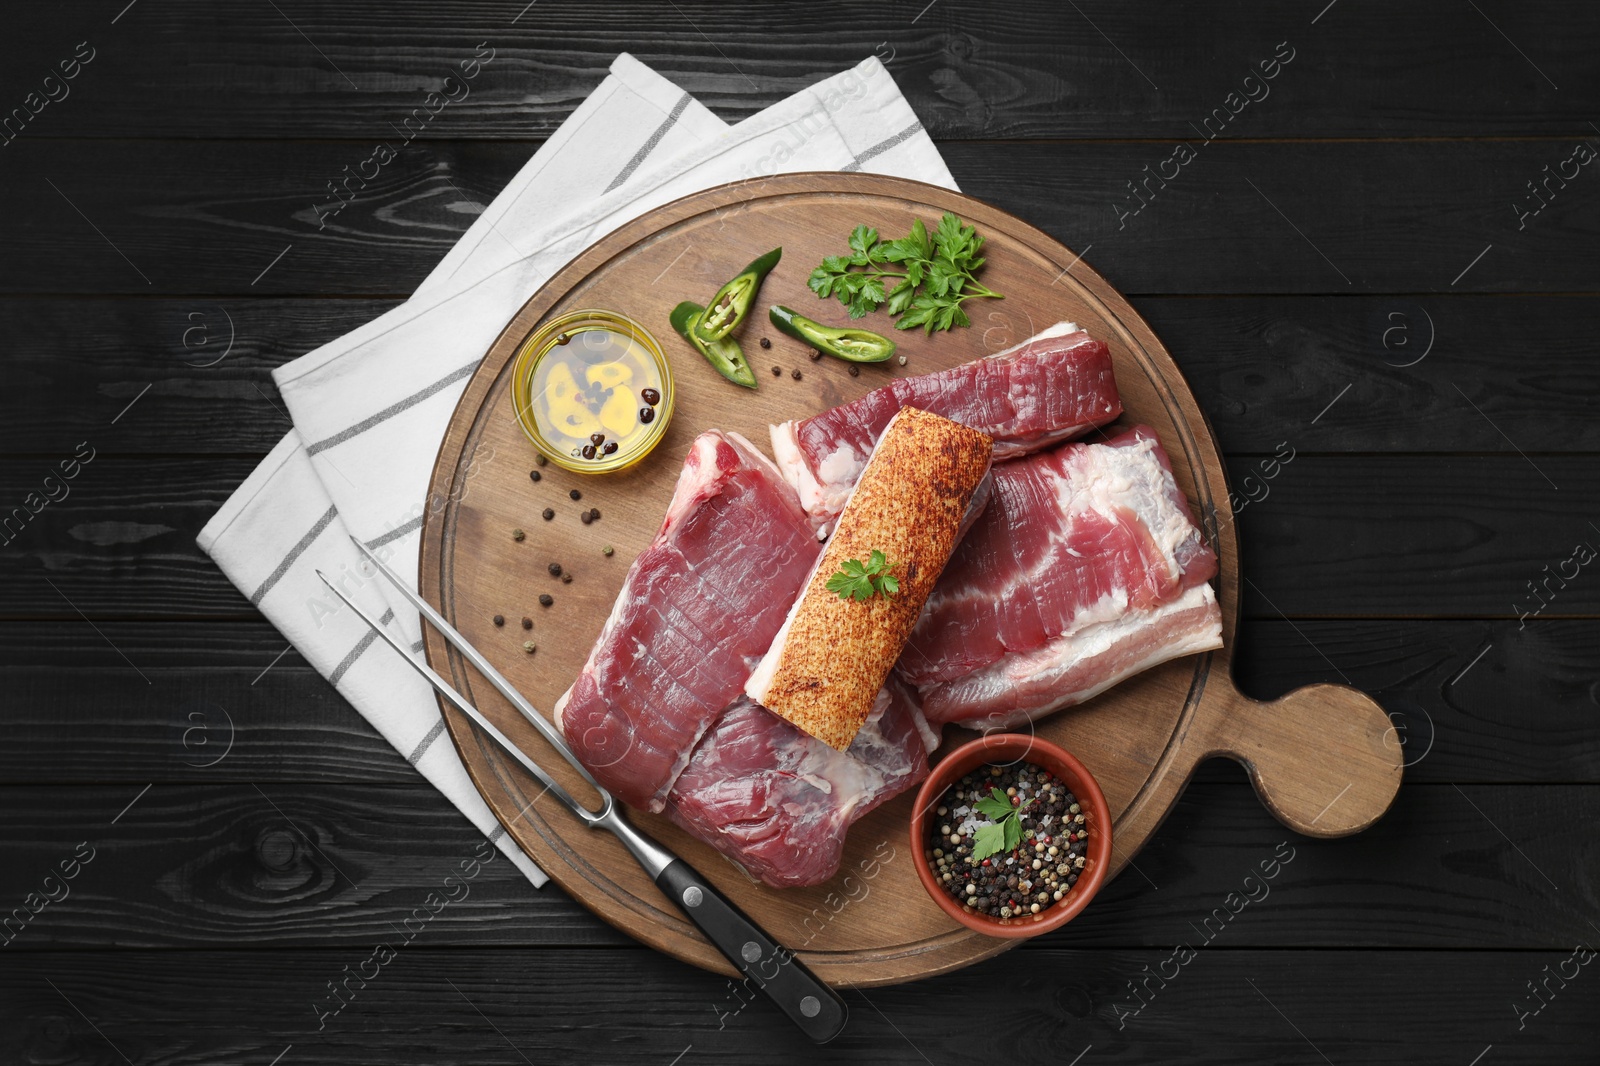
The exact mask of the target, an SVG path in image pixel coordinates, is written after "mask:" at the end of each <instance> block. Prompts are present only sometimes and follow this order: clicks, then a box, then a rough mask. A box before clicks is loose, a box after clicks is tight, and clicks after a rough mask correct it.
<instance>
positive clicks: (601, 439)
mask: <svg viewBox="0 0 1600 1066" xmlns="http://www.w3.org/2000/svg"><path fill="white" fill-rule="evenodd" d="M605 442H606V435H605V434H604V433H591V434H589V443H590V444H593V445H594V446H595V447H596V448H598V447H600V445H602V444H604V443H605Z"/></svg>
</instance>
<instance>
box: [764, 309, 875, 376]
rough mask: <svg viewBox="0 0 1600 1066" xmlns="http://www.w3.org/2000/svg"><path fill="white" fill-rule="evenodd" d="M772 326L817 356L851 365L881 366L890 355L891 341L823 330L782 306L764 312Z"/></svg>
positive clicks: (839, 329)
mask: <svg viewBox="0 0 1600 1066" xmlns="http://www.w3.org/2000/svg"><path fill="white" fill-rule="evenodd" d="M767 316H768V317H769V318H771V319H772V324H773V325H774V326H777V327H778V329H779V330H781V331H782V332H784V333H787V334H788V335H789V336H791V337H793V338H794V339H795V340H798V341H804V342H805V343H806V344H809V345H811V347H813V348H815V349H816V350H817V351H819V352H826V353H827V354H828V355H833V356H837V357H838V358H840V359H843V360H846V361H847V362H851V363H881V362H883V361H884V360H885V359H887V358H889V357H890V356H891V355H893V354H894V341H892V340H890V339H889V338H888V337H885V336H882V335H880V334H877V333H873V332H871V331H870V330H865V329H856V328H854V327H852V326H842V327H839V326H824V325H823V324H822V323H821V322H814V321H812V320H811V319H809V318H807V317H806V316H804V315H800V314H796V313H795V312H794V311H791V310H790V309H789V308H787V307H784V306H783V305H782V304H775V305H773V307H772V310H770V311H768V312H767Z"/></svg>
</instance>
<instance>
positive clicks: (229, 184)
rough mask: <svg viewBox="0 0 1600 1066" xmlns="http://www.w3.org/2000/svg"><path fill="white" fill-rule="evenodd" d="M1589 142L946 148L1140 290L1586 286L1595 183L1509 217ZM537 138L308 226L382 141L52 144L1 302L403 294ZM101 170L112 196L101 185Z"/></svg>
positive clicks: (30, 170) (957, 169) (412, 162)
mask: <svg viewBox="0 0 1600 1066" xmlns="http://www.w3.org/2000/svg"><path fill="white" fill-rule="evenodd" d="M1591 132H1592V131H1591ZM1579 139H1580V138H1579V136H1578V134H1577V133H1575V134H1574V135H1573V136H1572V137H1568V138H1548V139H1533V140H1503V141H1486V140H1422V141H1326V142H1308V143H1303V144H1297V145H1296V146H1295V149H1294V152H1293V155H1292V156H1290V155H1285V154H1283V152H1282V150H1281V149H1280V148H1279V147H1277V146H1275V145H1273V144H1268V143H1260V142H1255V141H1243V140H1229V139H1224V138H1218V139H1216V140H1215V141H1213V142H1211V143H1210V144H1209V145H1203V144H1202V145H1201V146H1199V147H1195V148H1194V149H1192V150H1193V151H1194V152H1195V153H1196V158H1195V159H1194V160H1193V161H1192V162H1190V163H1188V164H1187V165H1184V166H1182V167H1181V169H1180V170H1179V171H1178V175H1177V176H1176V177H1174V178H1169V179H1167V180H1166V182H1165V187H1164V188H1163V187H1158V185H1157V184H1156V182H1157V181H1159V180H1160V178H1159V175H1158V176H1157V178H1155V179H1152V183H1151V185H1150V187H1149V191H1148V192H1146V191H1143V184H1142V183H1143V182H1144V181H1145V180H1146V173H1145V169H1144V168H1146V167H1148V168H1150V173H1151V174H1157V172H1158V171H1159V170H1160V169H1161V168H1160V164H1161V163H1162V161H1163V160H1166V159H1168V158H1169V157H1171V156H1172V155H1173V153H1174V151H1175V148H1174V145H1172V144H1170V143H1167V142H1161V143H1157V144H1151V143H1148V142H1127V141H1098V142H1093V143H1088V144H1075V143H1041V142H1011V141H1006V142H997V143H974V142H957V143H949V144H944V145H941V146H940V150H941V153H942V154H943V156H944V158H945V161H946V163H947V164H948V166H949V168H950V170H951V173H952V174H954V176H955V179H956V181H957V182H958V184H959V185H960V186H961V187H962V188H965V189H971V190H974V191H977V192H980V193H981V195H982V199H984V200H985V201H987V202H989V203H992V204H994V205H996V206H998V207H1001V208H1004V209H1006V210H1008V211H1012V212H1014V213H1016V214H1018V215H1021V216H1025V217H1027V218H1028V220H1029V221H1030V223H1032V224H1033V225H1035V226H1037V227H1039V228H1040V229H1043V230H1044V231H1046V232H1047V233H1049V234H1050V235H1051V236H1052V237H1054V238H1056V239H1057V240H1060V241H1061V242H1062V243H1064V244H1066V245H1067V246H1068V247H1071V248H1073V249H1078V250H1087V256H1086V258H1087V260H1088V262H1089V263H1090V264H1091V265H1092V266H1094V267H1095V269H1097V270H1098V271H1100V272H1101V273H1102V274H1103V275H1104V276H1105V277H1107V278H1108V279H1110V280H1111V281H1112V282H1113V283H1114V284H1115V285H1116V286H1117V287H1118V288H1119V289H1120V290H1122V291H1123V292H1125V293H1128V294H1130V295H1153V294H1167V293H1184V294H1199V293H1217V294H1238V293H1280V294H1351V293H1379V292H1405V293H1430V294H1431V293H1446V292H1473V293H1479V292H1496V293H1517V292H1585V293H1592V292H1594V277H1593V271H1592V263H1591V261H1590V257H1589V256H1588V255H1587V254H1586V253H1585V248H1586V245H1585V243H1584V241H1585V238H1587V239H1590V240H1592V239H1593V237H1594V235H1595V234H1596V233H1597V232H1600V196H1593V195H1585V194H1583V190H1582V186H1581V185H1580V184H1579V183H1580V182H1581V181H1583V180H1584V178H1585V176H1586V173H1585V172H1582V171H1580V177H1579V178H1577V179H1576V180H1574V181H1573V182H1572V183H1571V185H1570V187H1569V188H1568V189H1566V190H1564V192H1563V193H1562V194H1561V195H1558V196H1557V198H1556V199H1555V200H1554V201H1553V202H1552V203H1551V204H1550V206H1549V207H1548V208H1546V209H1545V210H1543V211H1542V212H1541V213H1540V214H1539V215H1538V216H1537V217H1534V218H1532V219H1531V220H1529V221H1527V222H1526V224H1525V225H1520V224H1519V216H1518V214H1517V212H1516V211H1515V210H1513V205H1514V204H1516V203H1518V202H1521V201H1523V200H1527V199H1528V198H1529V196H1530V194H1529V193H1528V191H1527V189H1526V187H1525V185H1526V183H1527V182H1529V181H1532V180H1534V179H1535V178H1542V177H1543V170H1542V168H1543V167H1545V166H1550V167H1551V168H1555V167H1556V166H1557V165H1558V164H1559V163H1560V162H1561V161H1562V160H1564V159H1567V158H1568V157H1569V156H1570V155H1571V154H1572V152H1573V149H1574V146H1575V145H1576V144H1577V143H1578V141H1579ZM533 147H534V146H532V145H530V144H526V143H523V144H510V143H494V142H472V141H442V142H429V143H427V144H425V145H423V144H413V145H412V146H411V147H409V148H407V149H405V151H404V152H402V153H401V155H400V157H399V158H397V159H396V160H395V161H394V162H393V163H392V164H390V165H389V166H387V167H385V168H383V170H382V171H381V172H380V173H379V175H378V177H377V178H375V179H373V181H372V182H371V183H370V184H369V185H368V186H367V187H366V188H365V189H363V190H361V191H360V193H359V194H358V195H357V196H356V199H355V200H353V201H351V202H350V203H349V204H348V205H347V206H346V207H345V208H344V209H343V210H342V211H341V212H340V213H339V215H338V217H337V218H336V219H335V220H334V221H332V222H329V223H328V224H327V226H326V227H325V228H323V229H321V230H319V229H318V219H317V212H316V210H315V208H316V206H317V205H322V206H324V207H326V206H327V204H329V203H331V200H330V199H329V198H330V195H331V194H330V193H329V192H328V191H327V189H326V184H327V182H328V181H329V180H330V179H331V178H333V177H336V176H338V175H339V173H340V171H341V168H343V167H345V166H347V165H350V164H351V163H354V162H359V161H360V160H362V159H364V158H365V157H366V155H367V154H368V153H370V152H371V150H372V149H371V145H370V144H368V143H366V142H347V141H303V142H295V143H294V145H293V147H292V148H286V147H285V146H283V145H280V144H277V143H273V142H258V141H223V142H215V143H211V144H208V145H207V147H206V149H205V152H204V156H203V160H202V159H197V156H196V148H195V146H194V144H193V143H192V142H184V141H145V140H130V141H113V142H99V141H72V140H68V141H44V142H39V143H36V144H33V145H30V146H29V152H28V154H26V155H21V154H19V155H18V156H16V157H15V158H12V159H10V160H8V173H9V175H10V181H11V182H12V183H14V184H13V186H12V187H13V188H15V189H16V190H17V194H16V209H15V210H14V211H12V212H8V213H7V214H6V215H5V216H4V217H3V218H0V241H3V242H4V243H5V245H6V246H7V247H8V248H10V249H11V250H12V254H11V255H9V256H7V257H6V259H5V260H4V261H3V262H0V292H10V293H40V292H48V293H126V294H146V295H149V294H181V293H207V294H211V295H217V296H221V295H233V294H244V293H250V294H263V295H284V294H305V293H318V294H362V295H399V294H404V293H408V292H410V291H411V290H412V289H413V288H414V287H415V286H416V285H417V284H418V283H419V282H420V281H421V280H422V278H423V277H424V276H425V275H426V273H427V271H428V270H429V269H431V268H432V267H433V265H434V264H435V263H437V262H438V261H439V259H440V258H441V257H442V256H443V255H444V253H445V251H446V250H447V249H448V248H449V247H450V245H451V244H452V243H454V241H455V240H456V238H457V237H458V236H459V235H460V234H461V232H462V231H464V230H465V229H466V227H467V225H468V224H469V223H470V222H471V221H472V219H473V218H474V217H475V215H476V214H477V213H478V212H479V211H481V209H482V206H483V205H484V204H487V203H488V202H489V200H490V199H492V198H493V196H494V195H495V194H496V193H498V192H499V191H500V190H501V189H502V188H504V187H505V185H506V183H507V182H508V181H509V180H510V179H511V177H512V175H513V174H514V173H515V172H516V171H517V169H518V168H520V167H521V166H522V164H523V163H525V162H526V161H527V159H528V157H529V155H530V150H531V149H532V148H533ZM105 168H113V169H115V170H117V172H118V173H119V180H118V181H117V182H116V183H114V184H112V183H106V182H99V181H96V180H94V178H93V175H94V174H96V173H98V172H99V171H101V170H103V169H105ZM1167 173H1169V174H1171V173H1172V168H1171V167H1168V168H1167ZM47 178H48V179H49V181H47V180H46V179H47ZM50 181H54V182H55V183H56V185H57V187H58V189H59V194H58V192H57V191H56V190H53V189H51V188H50V184H49V182H50ZM1130 183H1139V184H1140V190H1141V191H1139V192H1138V193H1137V194H1136V193H1135V191H1134V190H1133V189H1131V188H1130V187H1129V186H1130ZM1252 185H1253V186H1254V188H1252ZM1142 203H1144V204H1146V206H1144V207H1141V206H1140V205H1141V204H1142ZM79 211H81V212H82V214H81V215H80V214H79V213H78V212H79ZM1135 211H1137V212H1138V214H1133V212H1135ZM85 216H87V218H89V219H92V220H93V225H89V224H87V223H86V222H85V221H84V217H85ZM853 224H854V223H852V225H853ZM96 226H98V227H99V229H100V230H101V231H102V232H101V233H97V232H95V227H96ZM1519 226H1520V228H1519ZM1297 229H1298V230H1299V232H1298V233H1297V232H1296V230H1297ZM847 232H848V230H847ZM102 233H103V234H104V236H102ZM108 239H109V241H110V242H111V243H110V244H108V243H107V241H108ZM1490 244H1493V245H1494V247H1493V249H1492V250H1490V251H1489V252H1487V254H1485V255H1484V257H1483V259H1482V261H1480V262H1477V263H1475V264H1474V260H1475V259H1476V258H1477V257H1478V255H1479V254H1480V253H1482V252H1484V249H1485V247H1486V246H1487V245H1490ZM291 245H292V246H293V247H292V248H290V246H291ZM286 249H288V250H287V251H286ZM280 253H283V257H282V259H281V260H278V261H277V262H276V263H275V265H274V260H277V259H278V256H279V255H280ZM124 256H126V258H124ZM1469 265H1470V266H1471V269H1470V270H1467V268H1468V267H1469ZM269 266H270V267H271V269H270V270H268V267H269ZM263 271H265V274H264V276H263ZM1458 277H1459V279H1460V280H1459V281H1457V280H1456V279H1457V278H1458ZM258 279H259V280H258ZM1008 310H1009V309H1008ZM1041 328H1042V327H1041Z"/></svg>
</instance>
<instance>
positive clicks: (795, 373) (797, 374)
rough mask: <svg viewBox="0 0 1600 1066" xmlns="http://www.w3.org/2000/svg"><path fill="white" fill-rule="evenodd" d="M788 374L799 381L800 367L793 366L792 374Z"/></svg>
mask: <svg viewBox="0 0 1600 1066" xmlns="http://www.w3.org/2000/svg"><path fill="white" fill-rule="evenodd" d="M789 376H790V377H792V378H794V379H795V380H796V381H799V380H800V368H799V367H795V368H794V372H793V373H792V374H790V375H789Z"/></svg>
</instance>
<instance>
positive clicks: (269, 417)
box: [0, 295, 1600, 456]
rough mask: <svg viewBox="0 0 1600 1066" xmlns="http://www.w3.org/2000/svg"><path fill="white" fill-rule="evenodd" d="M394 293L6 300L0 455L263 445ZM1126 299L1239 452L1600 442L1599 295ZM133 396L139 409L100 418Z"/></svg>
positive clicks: (1590, 445)
mask: <svg viewBox="0 0 1600 1066" xmlns="http://www.w3.org/2000/svg"><path fill="white" fill-rule="evenodd" d="M397 302H398V301H396V300H393V299H368V298H351V299H312V298H305V297H269V298H265V299H261V298H252V299H238V298H224V299H218V300H213V299H210V298H204V297H189V298H185V297H178V298H170V299H169V298H161V297H156V298H148V299H128V298H121V299H71V300H68V299H61V298H54V297H42V298H41V297H31V296H19V297H13V298H9V299H6V298H0V332H3V333H7V334H10V335H14V336H15V337H16V343H15V344H14V345H12V346H11V347H9V348H7V349H6V351H5V352H4V353H0V360H4V364H3V365H5V366H6V368H7V370H6V373H7V381H8V383H9V385H10V387H9V388H7V389H6V390H4V392H3V393H0V455H4V454H7V453H25V454H39V453H41V452H47V451H49V450H50V449H51V448H61V447H67V448H70V446H71V445H72V444H75V443H77V442H78V441H80V440H83V439H84V438H85V437H87V436H94V437H95V438H96V442H97V445H99V446H100V447H101V449H102V450H103V451H104V452H106V453H107V454H112V455H134V454H151V453H154V454H163V455H171V454H207V455H216V454H225V453H251V454H265V453H266V452H267V450H268V449H270V448H271V447H272V446H273V445H274V444H276V443H277V442H278V439H279V437H281V436H282V434H283V431H284V428H285V425H286V418H285V414H284V411H283V405H282V403H281V401H279V399H278V395H277V389H276V387H275V386H274V385H273V384H272V382H271V381H270V380H269V379H268V376H267V375H268V372H269V371H270V370H272V369H273V368H275V367H278V366H281V365H283V364H284V363H287V362H289V361H290V360H291V359H295V358H297V357H299V356H301V355H303V354H305V353H306V352H308V351H311V350H312V349H313V348H316V347H318V346H319V345H321V344H324V343H326V342H328V341H330V340H333V339H334V338H335V337H338V336H340V335H341V334H343V333H345V332H347V331H349V330H351V329H354V328H355V327H357V326H359V325H361V324H363V323H364V322H367V321H369V320H370V319H372V318H375V317H377V316H378V315H380V314H382V313H383V312H384V311H387V310H389V309H390V308H391V307H394V306H395V305H396V303H397ZM1133 304H1134V309H1135V310H1137V311H1138V312H1139V313H1140V314H1141V315H1143V316H1144V317H1145V318H1146V319H1147V320H1149V322H1150V324H1151V325H1152V326H1153V327H1154V328H1155V330H1156V333H1157V334H1158V335H1159V336H1160V337H1161V339H1162V341H1163V342H1164V343H1165V344H1166V345H1167V346H1168V348H1169V349H1170V350H1171V352H1172V356H1173V358H1174V360H1176V361H1177V363H1178V365H1179V367H1180V368H1181V369H1182V371H1183V374H1184V376H1185V378H1187V380H1188V382H1189V384H1190V386H1191V387H1192V388H1193V389H1194V393H1195V397H1196V398H1197V399H1198V400H1199V401H1200V405H1201V406H1202V407H1203V408H1204V409H1205V411H1206V414H1207V416H1208V417H1209V418H1210V420H1211V425H1212V427H1213V428H1214V429H1215V430H1216V433H1217V439H1218V441H1219V442H1220V443H1221V445H1222V447H1223V450H1224V451H1225V452H1227V453H1229V454H1231V455H1248V454H1259V455H1262V456H1270V455H1272V454H1273V452H1274V451H1276V450H1277V449H1278V447H1279V445H1280V444H1289V445H1290V446H1291V447H1294V448H1296V449H1297V450H1298V451H1305V452H1387V451H1403V452H1437V453H1445V452H1451V451H1484V450H1488V451H1496V452H1501V453H1504V454H1507V455H1511V454H1515V448H1514V447H1513V446H1512V445H1511V444H1510V443H1508V439H1509V440H1510V441H1515V442H1516V445H1515V447H1520V448H1521V449H1523V450H1524V451H1526V452H1534V453H1537V452H1594V451H1597V450H1600V420H1597V419H1595V418H1592V417H1590V415H1591V408H1592V397H1593V395H1594V394H1595V392H1596V391H1600V361H1597V359H1596V344H1597V342H1596V340H1595V338H1596V337H1600V297H1596V296H1516V295H1509V296H1464V297H1463V296H1437V297H1423V298H1417V297H1412V296H1381V295H1380V296H1359V297H1352V298H1348V299H1339V300H1328V299H1323V298H1319V297H1312V296H1239V297H1219V298H1214V299H1205V300H1196V299H1191V298H1187V297H1181V296H1170V297H1168V296H1146V297H1141V298H1139V299H1136V300H1134V301H1133ZM819 306H820V305H819ZM1028 324H1029V323H1028V321H1027V319H1026V317H1025V316H1023V315H1020V314H1019V313H1018V312H1016V311H1013V310H1012V309H1011V308H1010V307H1004V306H995V307H993V308H990V309H988V310H986V311H985V312H984V313H983V315H981V316H980V319H979V326H980V327H981V328H984V329H1016V328H1018V327H1021V328H1023V329H1026V327H1027V326H1028ZM63 337H71V338H72V343H71V344H70V345H65V346H64V345H63V344H62V343H61V339H62V338H63ZM230 341H231V342H232V343H231V345H230V343H229V342H230ZM1508 352H1515V353H1517V357H1516V358H1514V359H1511V358H1507V353H1508ZM146 386H149V391H148V392H144V389H145V387H146ZM1346 386H1349V392H1347V393H1346V392H1344V390H1345V388H1346ZM1458 388H1459V389H1460V391H1457V389H1458ZM142 392H143V395H142V396H140V394H141V393H142ZM1341 394H1342V395H1341ZM1463 394H1465V395H1463ZM135 397H139V399H138V407H137V410H138V412H139V417H137V418H135V417H133V416H132V414H131V413H130V415H129V416H128V417H126V418H123V419H121V420H119V421H118V422H117V424H116V429H115V432H114V433H112V434H110V435H105V434H104V433H102V431H104V430H105V429H106V424H107V422H108V421H109V419H110V418H111V417H114V416H115V414H116V413H117V411H118V410H119V409H120V408H121V406H122V405H124V404H127V403H129V402H130V401H132V400H133V399H134V398H135ZM1335 397H1338V398H1339V400H1338V407H1337V409H1336V411H1337V417H1334V414H1335V411H1334V410H1330V411H1329V412H1328V414H1327V416H1326V417H1323V418H1320V419H1319V418H1318V415H1319V414H1321V413H1322V410H1323V408H1325V407H1327V405H1328V403H1329V402H1330V401H1331V400H1333V399H1334V398H1335ZM1465 397H1472V398H1473V402H1475V403H1479V404H1480V406H1483V414H1488V415H1491V416H1492V418H1493V425H1494V426H1496V427H1498V428H1499V429H1500V430H1501V431H1502V432H1503V433H1504V434H1505V438H1499V437H1486V436H1485V430H1486V429H1488V428H1489V427H1487V426H1486V425H1485V422H1484V418H1483V415H1482V414H1480V413H1479V412H1477V411H1474V410H1473V408H1472V406H1471V404H1470V403H1468V402H1467V399H1466V398H1465ZM1485 398H1488V399H1489V401H1490V402H1489V403H1488V405H1487V406H1484V403H1483V401H1484V399H1485ZM1402 415H1403V417H1402ZM1314 419H1315V421H1313V420H1314Z"/></svg>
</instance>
